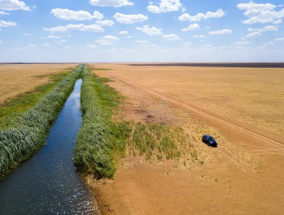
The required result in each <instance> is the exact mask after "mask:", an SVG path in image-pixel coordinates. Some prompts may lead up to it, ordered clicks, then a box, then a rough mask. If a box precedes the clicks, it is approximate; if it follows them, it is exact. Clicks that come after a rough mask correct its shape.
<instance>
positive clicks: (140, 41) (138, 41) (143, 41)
mask: <svg viewBox="0 0 284 215" xmlns="http://www.w3.org/2000/svg"><path fill="white" fill-rule="evenodd" d="M135 43H148V41H147V40H137V41H135Z"/></svg>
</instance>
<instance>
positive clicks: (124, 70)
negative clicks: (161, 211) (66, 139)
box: [94, 64, 284, 134]
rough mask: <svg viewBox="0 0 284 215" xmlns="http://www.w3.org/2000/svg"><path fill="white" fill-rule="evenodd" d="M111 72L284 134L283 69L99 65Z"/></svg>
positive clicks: (185, 100)
mask: <svg viewBox="0 0 284 215" xmlns="http://www.w3.org/2000/svg"><path fill="white" fill-rule="evenodd" d="M94 66H95V67H99V68H109V69H112V70H110V71H101V72H100V73H101V74H100V75H103V74H106V75H108V74H109V73H112V74H116V75H119V76H121V77H122V78H125V79H128V80H130V81H133V82H135V83H137V84H140V85H142V86H145V87H148V88H150V89H151V90H155V91H157V92H160V93H163V94H166V95H167V96H171V97H173V98H175V99H179V100H180V101H182V102H184V103H188V104H194V105H198V106H200V107H203V108H206V109H208V110H211V111H213V112H216V113H219V114H221V115H223V116H226V117H228V118H231V119H234V120H238V121H241V122H244V123H248V124H251V125H253V126H257V127H260V128H263V129H265V130H269V131H272V132H275V133H278V134H284V109H283V106H284V97H283V92H284V85H283V82H284V69H267V68H265V69H261V68H210V67H166V66H161V67H157V66H153V67H151V66H137V67H136V66H129V65H127V64H96V65H94Z"/></svg>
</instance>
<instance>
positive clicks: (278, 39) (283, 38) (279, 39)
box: [274, 37, 284, 42]
mask: <svg viewBox="0 0 284 215" xmlns="http://www.w3.org/2000/svg"><path fill="white" fill-rule="evenodd" d="M283 40H284V37H282V38H277V39H275V40H274V41H275V42H278V41H283Z"/></svg>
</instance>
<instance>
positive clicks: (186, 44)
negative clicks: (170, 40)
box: [182, 42, 191, 46]
mask: <svg viewBox="0 0 284 215" xmlns="http://www.w3.org/2000/svg"><path fill="white" fill-rule="evenodd" d="M182 45H183V46H190V45H191V42H187V43H184V44H182Z"/></svg>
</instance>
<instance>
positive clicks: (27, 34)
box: [23, 33, 33, 36]
mask: <svg viewBox="0 0 284 215" xmlns="http://www.w3.org/2000/svg"><path fill="white" fill-rule="evenodd" d="M23 36H33V34H29V33H23Z"/></svg>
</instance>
